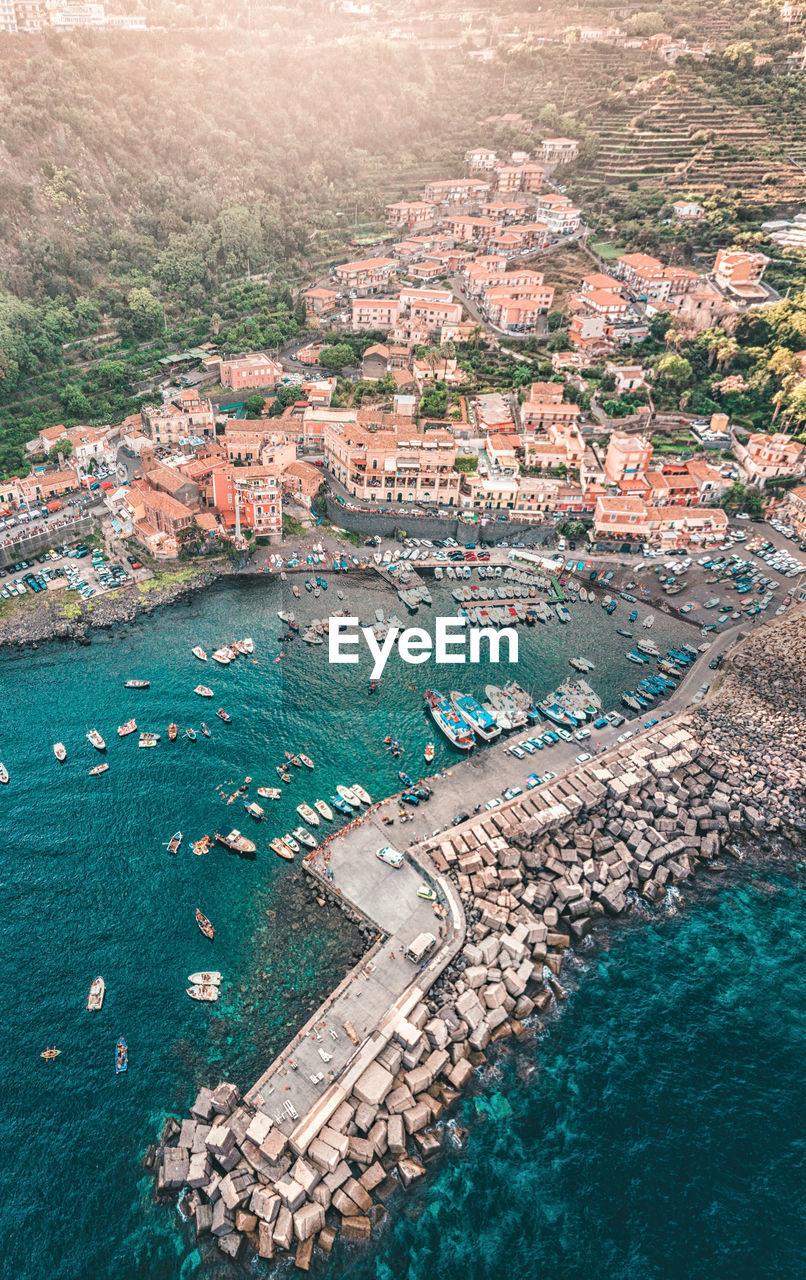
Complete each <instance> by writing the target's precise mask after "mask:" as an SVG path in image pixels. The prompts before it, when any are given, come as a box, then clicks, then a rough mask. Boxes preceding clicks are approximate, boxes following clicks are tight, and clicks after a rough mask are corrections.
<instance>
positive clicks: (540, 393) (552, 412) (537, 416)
mask: <svg viewBox="0 0 806 1280" xmlns="http://www.w3.org/2000/svg"><path fill="white" fill-rule="evenodd" d="M563 392H564V387H563V384H562V383H561V382H533V383H532V385H531V387H530V388H529V394H528V395H527V397H526V399H525V400H524V401H523V404H522V405H521V426H522V427H523V430H524V431H532V432H534V431H546V430H548V428H549V427H552V426H555V425H556V424H557V423H566V424H570V425H572V426H576V424H577V422H578V421H579V417H580V414H581V412H582V410H581V409H580V407H579V405H578V404H572V403H571V402H570V401H569V402H566V401H565V400H564V399H563Z"/></svg>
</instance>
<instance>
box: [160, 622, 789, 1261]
mask: <svg viewBox="0 0 806 1280" xmlns="http://www.w3.org/2000/svg"><path fill="white" fill-rule="evenodd" d="M804 652H806V617H804V616H803V613H801V614H794V613H793V614H791V615H790V616H788V617H785V618H782V619H781V620H780V621H779V620H776V622H775V623H773V624H770V625H767V626H765V627H763V628H761V629H760V630H759V631H757V632H756V633H754V634H753V635H752V636H751V637H750V638H749V639H747V640H745V641H744V643H743V644H742V645H741V646H740V647H739V648H738V649H737V650H736V652H735V653H734V654H733V656H732V657H731V658H730V659H729V660H728V662H727V664H726V667H725V669H724V672H723V673H722V674H721V677H720V680H719V685H718V688H717V689H716V690H715V691H714V693H713V694H712V695H711V696H710V698H709V699H708V700H706V701H705V702H704V703H703V704H701V706H700V707H699V708H698V709H696V710H695V711H689V712H686V713H683V714H681V715H679V716H678V717H676V718H675V719H674V720H671V721H669V722H668V723H667V724H665V725H661V726H658V727H657V728H655V729H653V730H652V731H651V732H648V733H645V734H642V735H640V736H639V737H636V738H635V739H634V740H632V741H630V742H628V743H626V744H623V745H622V746H621V747H619V748H618V749H617V750H614V751H612V752H610V753H608V754H607V755H606V756H603V757H602V758H601V760H599V761H596V762H595V763H594V765H592V766H588V768H587V771H586V775H585V782H584V785H583V784H582V782H581V780H575V779H574V776H573V775H569V776H567V777H566V778H561V779H558V780H557V782H556V783H552V784H550V786H551V790H550V793H549V794H545V793H544V794H542V795H540V796H539V797H536V798H535V799H534V800H530V799H528V798H523V799H521V800H519V801H518V802H516V803H514V804H513V806H511V807H510V808H509V809H502V810H500V811H494V812H492V813H490V814H488V815H485V816H484V817H483V818H481V817H479V818H476V819H473V820H470V821H469V822H468V823H465V824H464V825H463V826H462V827H459V828H457V829H456V830H455V831H452V832H450V834H446V835H445V836H444V837H437V838H435V840H433V841H430V842H428V843H427V844H426V845H424V846H421V847H420V849H419V850H418V851H417V854H418V856H422V855H424V854H428V856H430V858H431V861H432V863H433V865H434V867H435V870H436V872H437V874H439V875H442V876H443V877H447V878H449V879H450V880H451V881H452V882H453V884H454V885H455V888H456V890H457V891H458V893H459V895H460V897H461V899H462V903H463V907H464V912H465V917H466V922H467V931H466V935H465V941H464V946H463V948H462V950H461V951H460V953H459V954H458V955H457V956H456V957H455V958H454V960H453V961H452V962H451V963H450V964H449V965H448V966H447V968H446V969H445V970H444V972H443V973H442V974H441V975H440V977H439V978H437V980H436V981H435V982H434V984H433V985H432V986H431V987H430V989H429V990H421V991H418V990H417V989H416V988H415V1002H414V1003H413V1004H412V1005H411V1007H409V1008H408V1011H407V1012H406V1013H405V1016H401V1017H398V1018H397V1019H396V1021H395V1023H394V1031H393V1033H392V1034H391V1035H389V1036H388V1038H386V1039H382V1040H381V1043H382V1048H381V1049H380V1052H378V1053H377V1054H376V1056H375V1057H374V1060H373V1061H371V1062H370V1064H369V1065H368V1066H367V1067H366V1069H365V1070H364V1071H363V1072H362V1074H361V1075H360V1076H359V1077H358V1079H357V1080H356V1081H355V1082H354V1084H353V1086H352V1090H351V1092H350V1093H349V1095H348V1096H347V1097H346V1098H345V1099H344V1100H343V1101H342V1102H341V1103H340V1104H339V1105H338V1106H337V1107H336V1108H335V1109H334V1110H333V1111H332V1113H331V1114H329V1116H328V1117H327V1119H326V1120H323V1122H322V1124H321V1126H320V1127H319V1129H318V1132H317V1131H315V1130H314V1131H312V1130H311V1128H310V1127H308V1128H306V1129H305V1131H304V1134H303V1126H302V1125H300V1126H298V1128H297V1129H296V1130H295V1131H294V1133H292V1135H291V1136H290V1138H289V1137H286V1135H284V1134H283V1133H282V1132H281V1131H280V1130H279V1129H278V1128H277V1127H276V1126H275V1125H274V1123H273V1122H272V1119H271V1117H269V1116H267V1115H266V1114H265V1113H264V1112H262V1111H260V1110H258V1109H256V1108H255V1106H253V1105H252V1104H250V1103H248V1102H245V1101H244V1100H243V1099H242V1098H241V1095H240V1093H239V1091H238V1089H237V1088H236V1086H235V1085H233V1084H230V1083H226V1082H225V1083H222V1084H219V1085H218V1086H217V1088H215V1089H207V1088H203V1089H202V1090H201V1091H200V1093H199V1095H198V1097H197V1098H196V1100H195V1102H194V1103H193V1105H192V1107H191V1109H190V1116H189V1118H187V1119H185V1120H183V1121H181V1123H180V1121H179V1120H174V1119H171V1120H169V1121H168V1122H167V1125H166V1129H165V1131H164V1133H163V1135H162V1140H161V1144H160V1148H159V1151H158V1152H157V1153H152V1154H153V1156H154V1159H153V1163H154V1164H155V1165H156V1166H157V1167H158V1174H157V1192H158V1194H159V1195H160V1196H162V1197H170V1198H171V1199H176V1197H177V1195H179V1199H180V1202H181V1207H182V1213H183V1216H184V1217H185V1218H187V1219H188V1220H189V1221H190V1222H191V1223H192V1225H193V1227H194V1230H195V1235H196V1238H197V1241H198V1244H199V1245H200V1246H202V1247H203V1248H205V1249H208V1248H209V1249H210V1250H211V1254H210V1259H211V1261H212V1260H213V1259H215V1257H216V1255H217V1252H218V1251H220V1252H221V1253H223V1254H224V1255H226V1256H227V1257H229V1258H231V1259H233V1260H241V1261H245V1260H246V1259H247V1258H248V1257H249V1256H251V1255H252V1254H254V1253H257V1254H258V1256H259V1257H261V1258H264V1259H270V1258H274V1257H282V1256H287V1255H288V1254H289V1253H290V1254H292V1255H293V1257H294V1261H295V1263H296V1266H297V1267H299V1268H300V1269H302V1270H308V1269H309V1267H310V1265H311V1261H312V1257H313V1250H314V1248H315V1247H318V1248H319V1249H320V1250H322V1251H323V1252H324V1253H326V1254H327V1253H330V1251H331V1250H332V1248H333V1245H334V1242H335V1240H336V1238H337V1236H339V1235H340V1236H341V1237H342V1239H344V1240H348V1241H358V1240H367V1239H369V1238H370V1236H371V1235H372V1231H373V1228H374V1227H375V1226H376V1225H377V1224H378V1222H379V1221H380V1220H381V1219H382V1218H383V1216H384V1214H385V1212H386V1210H385V1202H386V1201H387V1200H388V1199H389V1197H390V1196H392V1195H393V1194H395V1193H396V1192H399V1191H400V1189H401V1188H403V1189H405V1188H407V1187H409V1186H411V1185H412V1183H413V1182H415V1181H417V1180H418V1179H420V1178H422V1177H423V1176H424V1175H425V1174H426V1166H427V1161H428V1160H429V1158H431V1157H433V1156H434V1155H435V1154H436V1153H437V1152H438V1151H439V1150H440V1147H441V1143H442V1125H441V1121H442V1119H443V1117H444V1116H445V1115H446V1113H447V1112H448V1111H449V1110H450V1108H451V1107H452V1106H453V1105H454V1104H455V1102H456V1101H457V1099H458V1097H459V1093H460V1091H461V1090H462V1089H464V1088H466V1087H467V1086H468V1085H470V1084H471V1083H472V1081H473V1078H474V1076H475V1073H476V1071H477V1070H478V1068H480V1067H481V1066H482V1065H483V1064H484V1063H485V1062H486V1061H487V1055H488V1054H489V1053H490V1051H491V1049H492V1048H493V1047H494V1046H495V1045H496V1044H497V1043H498V1042H499V1041H501V1040H503V1039H505V1038H508V1037H511V1036H515V1037H520V1036H522V1035H524V1034H525V1033H526V1032H527V1031H528V1030H529V1029H530V1028H534V1027H536V1026H539V1019H540V1016H541V1014H543V1013H545V1012H546V1011H547V1010H549V1008H550V1007H551V1006H553V1005H554V1003H555V1002H557V1001H562V1000H563V999H565V996H566V993H565V990H564V988H563V985H562V977H563V966H564V964H565V961H566V957H567V956H568V954H569V952H570V951H572V950H573V949H574V948H576V947H578V946H580V945H583V946H585V945H588V946H589V945H590V944H584V942H583V940H584V939H585V938H586V937H587V935H588V934H590V933H591V931H592V930H593V929H594V928H596V927H597V926H599V925H600V924H601V922H602V921H604V920H605V919H607V920H610V921H614V920H615V918H616V917H619V916H623V915H626V914H628V913H630V912H631V911H633V910H634V909H635V907H636V904H638V903H639V902H640V901H643V906H644V908H645V907H646V905H647V904H650V905H654V904H661V903H662V902H663V900H664V899H665V896H666V894H667V891H668V889H669V888H670V887H671V886H675V887H676V888H678V889H681V888H682V891H683V892H685V886H686V884H687V883H691V882H692V881H693V878H694V877H695V876H696V875H697V873H698V872H700V871H702V870H706V869H708V868H710V869H712V870H721V871H726V870H727V869H728V867H727V864H726V863H725V862H724V861H722V859H723V858H724V857H726V856H727V857H732V856H735V857H739V856H741V849H740V842H742V841H744V840H750V841H752V843H753V845H754V846H755V847H756V848H757V849H758V850H760V852H761V854H762V856H763V855H764V854H767V855H769V854H770V853H771V852H772V851H773V850H774V848H775V847H776V844H777V843H780V842H781V841H782V840H786V841H787V842H789V844H790V845H791V846H793V847H795V848H797V849H799V848H803V847H804V846H806V674H805V673H804V668H803V664H802V661H801V655H802V654H803V653H804ZM418 980H420V981H422V979H419V975H418Z"/></svg>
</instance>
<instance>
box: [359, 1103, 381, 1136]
mask: <svg viewBox="0 0 806 1280" xmlns="http://www.w3.org/2000/svg"><path fill="white" fill-rule="evenodd" d="M377 1114H378V1108H377V1107H371V1106H370V1105H369V1103H368V1102H359V1104H358V1106H357V1107H356V1109H355V1118H354V1124H355V1127H356V1129H357V1130H358V1132H359V1133H367V1132H368V1130H370V1129H371V1128H372V1126H373V1124H374V1123H375V1117H376V1116H377Z"/></svg>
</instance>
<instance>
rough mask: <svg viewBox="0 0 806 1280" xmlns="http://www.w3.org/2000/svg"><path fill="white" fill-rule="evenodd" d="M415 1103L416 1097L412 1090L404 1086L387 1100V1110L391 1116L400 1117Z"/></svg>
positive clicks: (395, 1090) (392, 1093)
mask: <svg viewBox="0 0 806 1280" xmlns="http://www.w3.org/2000/svg"><path fill="white" fill-rule="evenodd" d="M413 1102H414V1096H413V1094H412V1092H411V1089H409V1088H408V1086H407V1085H405V1084H402V1085H401V1086H400V1088H399V1089H394V1090H393V1091H392V1092H391V1093H390V1094H389V1096H388V1098H387V1099H386V1109H387V1111H388V1112H389V1114H390V1115H392V1116H396V1115H399V1114H400V1113H401V1112H402V1111H405V1110H406V1109H407V1108H408V1107H410V1106H411V1105H412V1104H413Z"/></svg>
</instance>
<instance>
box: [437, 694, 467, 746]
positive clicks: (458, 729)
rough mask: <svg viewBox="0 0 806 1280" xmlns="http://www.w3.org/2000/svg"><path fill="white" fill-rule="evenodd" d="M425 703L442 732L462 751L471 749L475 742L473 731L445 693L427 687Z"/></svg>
mask: <svg viewBox="0 0 806 1280" xmlns="http://www.w3.org/2000/svg"><path fill="white" fill-rule="evenodd" d="M425 705H426V707H427V708H428V711H429V713H430V715H431V719H432V720H433V721H434V724H435V725H436V726H437V728H438V729H439V731H440V733H443V734H444V735H445V737H446V738H447V739H448V741H449V742H450V743H452V745H453V746H454V747H458V748H459V750H460V751H470V749H471V748H472V747H473V744H474V743H475V738H474V737H473V732H472V730H471V729H470V728H469V726H468V725H467V724H466V722H465V721H464V720H463V718H462V717H461V716H460V715H459V712H458V711H457V710H456V709H455V708H454V707H452V706H451V704H450V701H449V700H448V699H447V698H446V697H445V695H444V694H442V693H440V692H439V690H438V689H426V691H425Z"/></svg>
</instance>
